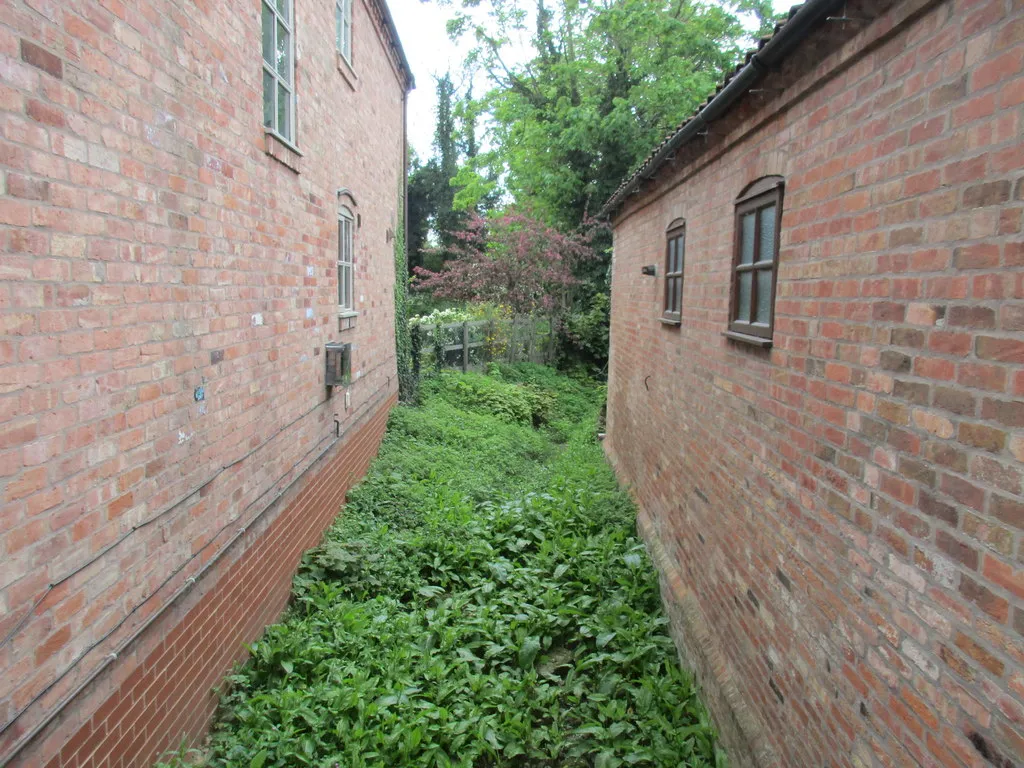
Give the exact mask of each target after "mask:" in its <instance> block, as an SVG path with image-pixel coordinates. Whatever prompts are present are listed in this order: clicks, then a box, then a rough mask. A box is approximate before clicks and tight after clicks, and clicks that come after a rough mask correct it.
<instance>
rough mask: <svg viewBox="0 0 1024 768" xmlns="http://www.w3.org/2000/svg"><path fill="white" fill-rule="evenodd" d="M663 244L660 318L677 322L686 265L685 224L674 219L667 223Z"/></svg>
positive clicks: (680, 307)
mask: <svg viewBox="0 0 1024 768" xmlns="http://www.w3.org/2000/svg"><path fill="white" fill-rule="evenodd" d="M666 237H667V239H668V243H667V245H666V246H665V312H664V314H663V316H662V319H664V320H666V321H668V322H670V323H678V322H680V320H681V319H682V308H683V269H684V268H685V265H686V224H685V223H684V222H683V220H682V219H676V220H675V221H673V222H672V224H671V225H669V228H668V234H667V235H666Z"/></svg>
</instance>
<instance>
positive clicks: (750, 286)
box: [729, 176, 782, 346]
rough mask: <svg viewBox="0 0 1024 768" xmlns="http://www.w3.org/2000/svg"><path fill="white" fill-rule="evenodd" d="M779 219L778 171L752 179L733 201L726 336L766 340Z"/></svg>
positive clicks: (771, 313)
mask: <svg viewBox="0 0 1024 768" xmlns="http://www.w3.org/2000/svg"><path fill="white" fill-rule="evenodd" d="M781 218H782V178H781V177H780V176H767V177H765V178H763V179H760V180H758V181H756V182H755V183H753V184H752V185H750V186H749V187H748V188H747V190H746V191H745V192H744V194H742V195H741V196H740V198H739V200H737V201H736V246H735V255H734V256H733V273H732V290H731V300H730V311H729V331H730V332H731V333H730V334H729V335H730V336H732V338H737V336H739V338H740V340H747V341H758V340H764V341H760V344H761V346H768V345H769V344H770V343H771V338H772V330H773V326H774V321H775V274H776V271H775V268H776V264H777V262H778V256H779V222H780V220H781ZM733 334H735V335H733ZM744 337H746V338H744ZM751 337H753V338H751Z"/></svg>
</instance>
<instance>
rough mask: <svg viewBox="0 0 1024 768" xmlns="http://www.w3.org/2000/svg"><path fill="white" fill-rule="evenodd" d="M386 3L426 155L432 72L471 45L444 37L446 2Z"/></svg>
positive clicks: (419, 146)
mask: <svg viewBox="0 0 1024 768" xmlns="http://www.w3.org/2000/svg"><path fill="white" fill-rule="evenodd" d="M794 2H795V0H774V3H773V5H774V8H775V10H776V12H781V11H782V10H788V9H789V7H790V6H791V5H793V3H794ZM387 4H388V7H389V8H390V9H391V15H392V16H393V17H394V19H395V26H397V27H398V36H399V37H400V38H401V40H402V48H403V49H404V50H405V55H406V58H408V59H409V65H410V66H411V67H412V72H413V75H414V76H415V77H416V89H415V90H414V91H413V92H412V93H411V94H409V143H410V144H411V145H412V146H413V148H414V149H415V150H416V153H417V154H418V155H419V156H420V159H421V160H422V159H426V158H428V157H430V155H431V144H432V142H433V139H434V110H435V108H436V104H437V100H436V98H435V95H436V94H435V89H434V76H435V75H436V76H438V77H439V76H441V75H443V74H444V73H445V72H449V71H450V72H452V73H453V75H454V74H455V73H456V72H457V71H458V70H459V68H460V66H461V65H462V61H463V59H464V58H465V56H466V53H467V52H468V51H469V49H470V47H471V46H470V44H469V41H468V40H464V41H463V42H462V43H460V45H459V46H456V45H455V44H454V43H452V42H451V41H450V40H449V39H448V33H447V32H446V31H445V22H446V21H447V19H448V17H449V16H450V15H451V14H452V13H453V12H454V8H453V7H452V6H450V5H449V6H447V7H445V6H441V5H438V4H437V3H435V2H430V1H429V0H428V1H427V2H423V0H387ZM456 85H458V83H457V84H456ZM480 90H481V91H482V88H481V89H480Z"/></svg>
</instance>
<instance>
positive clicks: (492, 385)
mask: <svg viewBox="0 0 1024 768" xmlns="http://www.w3.org/2000/svg"><path fill="white" fill-rule="evenodd" d="M422 395H423V405H422V406H420V407H415V408H414V407H406V406H400V407H398V408H396V409H395V410H394V412H393V414H392V416H391V420H390V422H389V426H388V432H387V435H386V437H385V439H384V443H383V445H382V447H381V451H380V456H379V458H378V459H377V460H376V461H375V463H374V465H373V467H372V468H371V470H370V473H369V476H368V477H367V478H366V480H365V481H364V482H363V483H362V484H361V485H359V486H358V487H357V488H356V489H355V490H353V491H352V492H351V494H350V496H349V502H348V504H347V505H346V507H345V510H344V512H343V514H342V515H341V516H340V517H339V518H338V520H337V522H336V523H335V524H334V526H333V527H332V528H331V529H330V531H329V532H328V533H327V535H326V537H325V539H324V541H323V543H322V545H321V546H319V547H317V548H316V549H314V550H313V551H311V552H310V553H308V554H307V556H306V557H305V558H304V560H303V564H302V566H301V569H300V571H299V573H298V575H297V576H296V578H295V583H294V594H293V600H292V604H291V607H290V608H289V611H288V613H287V615H286V616H285V617H284V619H283V620H282V621H281V622H280V623H279V624H276V625H274V626H272V627H270V628H269V629H268V630H267V631H266V633H265V635H264V636H263V637H262V638H261V639H260V640H259V641H258V642H256V643H254V644H253V645H252V648H251V650H252V656H251V659H250V661H249V662H248V663H247V664H246V665H245V666H244V667H242V668H241V669H240V670H238V672H237V673H236V674H234V675H233V676H232V677H231V678H230V684H231V688H230V691H229V692H228V693H227V694H226V695H225V697H224V699H223V702H222V708H221V714H220V719H219V722H218V724H217V726H216V728H215V730H214V732H213V735H212V737H211V741H210V745H209V749H208V750H207V752H206V754H205V757H204V760H205V762H206V764H208V765H209V766H241V767H242V768H260V767H261V766H317V767H318V768H331V767H333V766H339V767H340V768H353V767H356V766H388V767H391V766H465V767H466V768H470V767H473V768H476V767H482V766H531V767H532V766H537V767H539V766H562V767H565V768H569V767H573V768H575V767H576V766H579V767H581V768H582V767H583V766H593V767H594V768H611V767H612V766H626V765H638V766H672V767H673V768H677V767H678V766H692V767H694V768H696V767H707V766H722V765H724V763H725V759H724V756H723V754H722V752H721V751H720V750H719V749H718V748H717V747H716V745H715V737H714V733H713V731H712V728H711V726H710V725H709V722H708V718H707V714H706V712H705V710H704V708H703V706H702V705H701V704H700V702H699V701H698V699H697V698H696V696H695V692H694V688H693V685H692V683H691V681H690V678H689V677H688V675H687V674H686V673H685V672H684V671H683V670H681V669H680V667H679V665H678V664H677V661H676V654H675V650H674V648H673V645H672V642H671V640H670V639H669V637H668V635H667V633H666V624H667V621H666V619H665V618H664V616H663V615H662V612H661V608H660V601H659V596H658V587H657V581H656V577H655V574H654V571H653V569H652V567H651V564H650V562H649V561H648V559H647V556H646V554H645V552H644V548H643V546H642V544H641V542H640V541H639V540H638V539H637V537H636V535H635V532H634V523H633V515H634V509H633V507H632V505H631V503H630V501H629V499H628V497H627V496H626V495H625V494H623V493H622V492H621V491H620V490H619V489H618V488H617V487H616V483H615V480H614V478H613V476H612V473H611V472H610V470H609V468H608V466H607V465H606V463H605V461H604V458H603V455H602V452H601V449H600V446H599V444H598V443H597V441H596V439H595V434H594V433H595V425H596V419H597V412H598V408H599V403H600V401H601V400H602V397H603V392H602V389H601V387H599V386H598V385H596V384H593V383H591V382H589V381H583V380H573V379H570V378H568V377H565V376H562V375H559V374H557V373H555V372H554V371H552V370H550V369H547V368H543V367H540V366H532V365H517V366H491V368H490V371H489V373H488V375H481V374H469V375H462V374H444V375H441V376H439V377H437V378H435V379H432V380H429V381H427V382H424V386H423V393H422Z"/></svg>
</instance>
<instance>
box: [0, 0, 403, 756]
mask: <svg viewBox="0 0 1024 768" xmlns="http://www.w3.org/2000/svg"><path fill="white" fill-rule="evenodd" d="M2 5H3V13H2V14H0V505H2V506H0V641H2V644H0V724H2V728H3V730H2V732H0V763H2V762H3V760H4V759H5V758H7V757H8V756H9V755H10V754H11V750H12V749H13V748H14V747H15V745H17V744H19V743H20V742H21V740H22V739H23V738H24V736H25V735H26V734H29V733H31V732H33V730H34V729H36V728H37V727H39V726H45V727H44V728H43V730H42V731H41V732H40V733H39V734H38V736H37V737H36V738H35V739H34V740H33V741H32V742H31V743H30V744H29V746H28V747H27V748H25V749H24V750H22V751H21V752H20V753H19V754H18V756H17V758H16V759H15V760H14V763H13V764H15V765H47V764H52V765H54V766H56V765H83V766H84V765H89V766H97V768H99V767H101V766H115V765H145V764H147V763H148V762H149V761H151V760H152V759H153V758H154V757H155V755H157V754H158V753H159V752H160V751H162V750H165V749H167V748H174V747H177V746H178V745H179V744H180V743H181V740H182V739H183V738H184V739H185V740H186V741H194V740H195V739H196V738H198V736H199V735H200V734H201V733H202V730H203V728H204V727H205V726H206V724H207V722H208V720H209V717H210V712H211V708H212V706H213V703H214V701H215V697H214V696H213V695H212V694H211V690H213V689H215V688H216V687H217V686H218V683H219V681H220V679H221V677H222V676H223V674H224V673H225V671H227V670H228V669H229V668H230V665H231V663H232V662H233V661H235V660H237V659H239V658H240V654H241V653H242V652H243V651H242V648H243V646H242V644H243V643H244V642H250V641H252V640H253V639H255V638H256V637H257V636H258V635H259V632H260V630H261V629H262V627H263V626H264V625H265V624H266V623H267V622H269V621H271V620H273V619H274V618H275V617H276V616H277V615H278V613H279V612H280V610H281V608H282V606H283V604H284V600H285V598H286V596H287V592H288V588H289V585H290V580H291V575H292V572H293V570H294V567H295V564H296V562H297V558H298V555H299V553H300V552H301V551H302V550H303V549H304V548H307V547H309V546H311V545H313V544H315V543H316V541H317V540H318V538H319V536H320V534H321V533H322V531H323V529H324V527H325V526H326V525H327V524H328V522H329V521H330V519H331V518H332V517H333V516H334V515H335V514H337V512H338V510H339V507H340V504H341V501H342V499H343V497H344V493H345V491H346V490H347V488H348V487H350V485H351V484H352V483H353V482H354V481H355V479H357V478H358V477H359V476H360V475H361V474H362V472H364V471H365V468H366V465H367V463H368V461H369V458H370V456H372V455H373V453H374V452H375V450H376V446H377V444H378V442H379V439H380V435H381V431H382V429H383V424H384V420H385V418H386V413H387V411H388V409H389V408H390V405H391V404H392V403H393V402H394V398H395V394H396V392H397V377H396V364H395V345H394V296H393V286H394V281H395V271H394V237H395V230H396V228H397V227H398V226H399V221H400V220H401V216H400V214H401V209H400V206H401V201H402V190H403V178H404V168H405V146H404V131H403V123H404V103H405V94H406V91H407V88H408V87H409V86H410V85H411V80H410V77H409V75H408V72H407V71H406V69H405V67H404V64H403V60H402V58H401V54H400V49H398V48H397V47H396V46H397V41H396V40H394V39H393V37H392V33H391V26H390V24H389V23H388V17H387V15H386V10H385V9H384V8H383V7H382V6H381V5H379V4H378V2H376V0H366V1H365V2H364V0H355V1H354V2H353V24H352V34H353V40H352V64H351V66H349V65H348V64H347V63H345V62H342V61H340V60H339V57H338V54H337V52H336V50H335V40H334V7H335V4H334V3H333V2H328V1H327V0H323V2H315V3H307V2H301V3H299V4H298V7H297V8H296V16H295V41H296V49H295V54H296V55H295V92H296V94H297V99H298V101H297V111H296V119H297V130H296V133H295V140H294V144H295V148H294V149H297V150H298V151H297V152H296V151H294V149H293V148H290V147H288V146H286V145H285V144H283V143H281V142H279V141H276V140H273V139H271V138H269V137H268V136H267V135H266V134H265V132H264V129H263V127H262V122H263V112H262V87H263V86H262V79H261V78H262V67H261V59H262V52H261V51H262V46H261V22H260V9H261V3H260V0H220V1H219V2H208V1H206V0H200V1H198V2H195V1H193V0H133V2H129V3H121V2H109V1H107V0H103V1H102V2H100V1H99V0H60V2H57V1H56V0H7V1H6V2H4V3H3V4H2ZM342 189H345V190H348V191H349V194H348V195H346V196H345V197H344V202H345V204H346V205H347V206H348V207H349V208H350V209H351V211H352V213H353V214H354V216H355V218H356V226H355V234H354V252H355V278H354V299H355V305H356V306H355V309H356V311H357V313H358V314H357V315H356V316H355V317H350V318H346V319H344V320H342V319H341V318H339V316H338V308H337V296H338V289H337V267H336V261H337V244H338V235H337V232H338V225H337V215H338V205H339V197H338V191H339V190H342ZM328 341H343V342H350V343H351V344H352V374H353V377H352V382H351V384H350V385H349V386H347V387H334V388H331V389H328V388H327V387H325V385H324V374H325V362H324V352H323V349H324V345H325V344H326V343H327V342H328ZM325 451H326V453H325ZM240 528H245V529H246V530H245V532H244V534H241V535H240V536H239V534H238V531H239V529H240ZM236 536H238V538H237V541H233V538H234V537H236ZM229 542H232V543H231V544H230V546H229V547H228V546H227V545H228V543H229ZM225 547H227V548H226V549H225ZM218 553H222V554H218ZM193 580H194V581H193ZM172 597H173V598H175V599H174V602H173V604H171V607H170V609H166V606H167V605H168V604H169V603H170V601H171V599H172ZM143 627H145V629H144V631H142V633H141V634H139V630H140V628H143ZM136 635H138V636H137V637H136ZM129 640H131V643H130V644H128V645H127V646H126V645H125V644H126V643H128V641H129ZM122 649H123V650H122ZM115 651H119V655H118V657H117V658H116V660H112V659H111V657H110V654H111V653H113V652H115ZM100 669H102V671H101V672H100V673H99V675H98V676H97V677H95V679H91V678H92V676H93V673H94V672H96V670H100ZM86 682H88V685H86V686H85V687H84V688H83V689H82V690H81V692H80V693H78V694H77V695H76V696H75V697H74V698H73V699H72V700H71V702H70V703H69V704H67V706H63V702H65V701H66V700H67V699H68V697H69V695H70V694H72V693H73V692H75V691H76V690H77V689H79V688H80V687H81V686H82V685H83V683H86ZM54 713H59V716H58V717H57V718H56V719H55V720H53V721H52V722H51V716H52V715H54Z"/></svg>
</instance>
